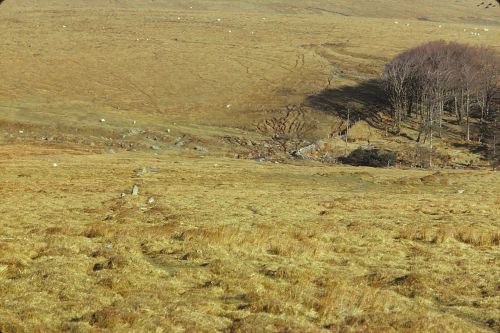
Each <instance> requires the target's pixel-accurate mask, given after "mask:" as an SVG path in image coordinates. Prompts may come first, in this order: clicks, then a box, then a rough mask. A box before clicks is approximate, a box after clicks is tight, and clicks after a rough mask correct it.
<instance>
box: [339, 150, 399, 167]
mask: <svg viewBox="0 0 500 333" xmlns="http://www.w3.org/2000/svg"><path fill="white" fill-rule="evenodd" d="M339 160H340V162H342V163H345V164H350V165H355V166H370V167H376V168H383V167H389V166H394V165H395V164H396V154H395V153H394V152H392V151H390V150H386V149H378V148H363V147H359V148H357V149H356V150H354V151H352V152H351V153H350V154H349V155H348V156H346V157H342V158H340V159H339Z"/></svg>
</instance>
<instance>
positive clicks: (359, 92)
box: [306, 79, 389, 128]
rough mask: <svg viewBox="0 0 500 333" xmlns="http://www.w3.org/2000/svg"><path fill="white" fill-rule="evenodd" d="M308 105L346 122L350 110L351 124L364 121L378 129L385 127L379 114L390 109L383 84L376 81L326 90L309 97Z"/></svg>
mask: <svg viewBox="0 0 500 333" xmlns="http://www.w3.org/2000/svg"><path fill="white" fill-rule="evenodd" d="M306 105H307V106H309V107H312V108H314V109H316V110H319V111H322V112H325V113H329V114H332V115H335V116H337V117H340V118H342V119H344V120H347V111H348V109H349V110H350V115H349V118H350V122H351V124H352V123H355V122H357V121H360V120H364V121H366V122H368V123H369V124H370V125H372V126H374V127H377V128H382V127H383V124H382V121H381V119H379V116H378V112H380V111H387V110H388V108H389V103H388V101H387V99H386V98H385V91H384V89H383V85H382V82H381V81H380V80H376V79H372V80H368V81H364V82H361V83H359V84H357V85H355V86H342V87H339V88H328V89H324V90H322V91H321V92H319V93H318V94H316V95H311V96H308V97H307V99H306Z"/></svg>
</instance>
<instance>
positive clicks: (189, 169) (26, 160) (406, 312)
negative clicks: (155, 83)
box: [0, 153, 499, 333]
mask: <svg viewBox="0 0 500 333" xmlns="http://www.w3.org/2000/svg"><path fill="white" fill-rule="evenodd" d="M51 159H52V157H51V155H45V156H39V155H36V154H35V155H32V156H20V157H18V158H15V157H14V158H12V159H9V160H4V161H2V162H1V168H2V170H4V171H3V172H2V175H1V178H0V182H1V187H0V195H1V196H2V198H3V199H2V201H1V202H0V212H1V213H2V221H1V223H2V236H1V238H0V244H1V246H0V281H1V283H0V331H2V332H9V333H10V332H27V331H39V332H52V331H68V332H90V331H91V332H99V331H103V332H104V331H120V332H137V331H156V332H161V331H163V332H181V331H185V332H214V331H222V332H493V331H496V330H498V328H499V322H498V301H499V295H498V281H499V273H498V270H497V269H496V267H497V265H498V255H499V248H498V246H499V244H498V240H499V225H498V217H499V212H498V199H497V198H496V196H495V193H496V192H497V191H498V189H499V179H498V176H497V175H496V174H495V173H491V172H486V171H484V172H483V171H476V172H463V171H461V172H450V171H443V172H441V173H440V174H438V175H436V174H433V173H432V172H424V171H401V170H376V171H375V170H373V169H368V168H367V169H359V168H350V167H335V168H332V167H325V166H311V167H308V168H302V167H301V168H297V167H296V166H286V165H274V164H265V163H264V164H261V163H256V162H253V161H239V160H230V159H220V158H215V157H214V158H204V159H193V158H192V156H191V155H189V154H188V155H185V154H184V155H183V154H180V155H179V154H177V155H169V156H168V158H167V157H165V158H163V157H157V158H154V159H151V158H148V157H146V156H142V155H141V154H138V153H137V154H132V155H130V154H125V155H122V154H115V155H87V156H86V157H85V159H83V158H82V157H81V156H78V155H59V156H57V160H58V161H59V166H58V167H57V168H55V167H53V166H52V163H51ZM144 163H147V164H148V165H147V167H153V166H154V167H155V170H157V172H155V173H154V174H148V175H137V174H135V173H133V172H131V171H132V170H135V169H137V168H142V167H143V166H144ZM92 165H100V168H99V169H98V170H97V169H95V168H93V167H91V166H92ZM180 173H182V177H180V176H179V175H180ZM75 174H78V175H79V176H78V178H75V177H74V176H73V175H75ZM19 175H22V177H21V178H20V176H19ZM443 179H447V181H444V180H443ZM402 180H404V181H402ZM68 184H71V186H69V185H68ZM133 184H139V186H140V190H141V192H140V194H139V195H138V196H132V195H130V194H129V193H130V189H131V187H132V185H133ZM457 189H463V190H464V191H463V193H457ZM121 193H126V195H125V197H121ZM151 196H154V197H155V198H156V202H155V203H153V204H150V203H148V198H149V197H151Z"/></svg>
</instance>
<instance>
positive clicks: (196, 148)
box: [194, 146, 208, 153]
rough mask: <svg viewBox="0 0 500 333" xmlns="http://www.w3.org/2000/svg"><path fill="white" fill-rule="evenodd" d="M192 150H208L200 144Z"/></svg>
mask: <svg viewBox="0 0 500 333" xmlns="http://www.w3.org/2000/svg"><path fill="white" fill-rule="evenodd" d="M194 150H196V151H200V152H203V153H206V152H208V149H207V148H205V147H202V146H196V147H194Z"/></svg>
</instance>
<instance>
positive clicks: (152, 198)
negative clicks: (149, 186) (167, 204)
mask: <svg viewBox="0 0 500 333" xmlns="http://www.w3.org/2000/svg"><path fill="white" fill-rule="evenodd" d="M155 203H156V199H155V197H149V199H148V204H150V205H154V204H155Z"/></svg>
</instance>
